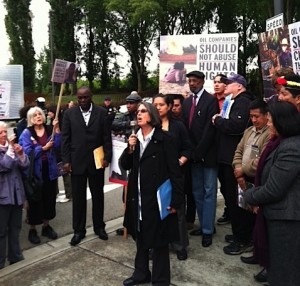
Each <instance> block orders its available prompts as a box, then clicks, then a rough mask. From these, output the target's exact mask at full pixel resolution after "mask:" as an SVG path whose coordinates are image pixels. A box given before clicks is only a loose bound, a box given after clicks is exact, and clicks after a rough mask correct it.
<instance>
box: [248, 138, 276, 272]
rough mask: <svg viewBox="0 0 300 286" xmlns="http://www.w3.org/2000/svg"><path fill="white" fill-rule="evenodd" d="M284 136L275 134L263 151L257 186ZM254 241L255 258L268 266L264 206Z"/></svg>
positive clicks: (258, 215) (254, 230)
mask: <svg viewBox="0 0 300 286" xmlns="http://www.w3.org/2000/svg"><path fill="white" fill-rule="evenodd" d="M281 140H282V138H281V137H279V136H274V137H272V138H271V139H270V141H269V142H268V144H267V145H266V147H265V149H264V150H263V152H262V153H261V156H260V158H259V162H258V165H257V169H256V174H255V180H254V184H255V186H256V187H258V186H260V185H261V174H262V171H263V168H264V166H265V161H266V159H267V158H268V156H269V155H270V154H271V153H272V152H273V151H274V150H275V149H276V148H277V147H278V145H279V144H280V142H281ZM253 242H254V250H253V256H254V258H255V260H257V261H258V263H259V265H260V266H262V267H268V265H269V247H268V235H267V227H266V222H265V217H264V215H263V210H262V207H260V208H259V210H258V213H257V216H256V221H255V226H254V229H253Z"/></svg>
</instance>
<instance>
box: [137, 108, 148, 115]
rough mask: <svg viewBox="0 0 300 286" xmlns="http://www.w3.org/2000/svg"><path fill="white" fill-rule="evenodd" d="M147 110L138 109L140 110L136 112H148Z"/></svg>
mask: <svg viewBox="0 0 300 286" xmlns="http://www.w3.org/2000/svg"><path fill="white" fill-rule="evenodd" d="M146 112H148V110H147V109H138V110H137V111H136V114H138V113H146Z"/></svg>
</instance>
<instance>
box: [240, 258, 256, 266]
mask: <svg viewBox="0 0 300 286" xmlns="http://www.w3.org/2000/svg"><path fill="white" fill-rule="evenodd" d="M241 261H242V262H244V263H246V264H258V261H257V260H256V259H255V258H254V256H249V257H245V256H241Z"/></svg>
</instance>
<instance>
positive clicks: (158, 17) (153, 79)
mask: <svg viewBox="0 0 300 286" xmlns="http://www.w3.org/2000/svg"><path fill="white" fill-rule="evenodd" d="M46 1H47V2H48V3H49V4H50V6H51V12H50V14H51V30H52V35H53V59H56V58H60V59H65V60H68V61H72V62H78V63H81V64H83V65H84V66H85V67H86V70H84V72H83V73H82V74H81V76H82V78H86V80H78V82H77V86H73V87H71V88H69V87H68V86H67V90H66V93H67V94H70V93H72V92H74V93H75V92H76V87H80V86H82V85H86V86H89V87H90V88H91V89H92V90H93V91H94V92H95V93H98V92H103V91H111V90H128V91H129V90H138V91H142V90H145V89H148V88H153V87H156V86H157V84H158V70H157V71H156V72H155V73H154V75H149V70H148V66H147V65H148V63H149V62H150V61H151V56H152V51H151V48H150V46H151V45H152V44H153V43H154V44H156V47H158V46H159V37H160V35H168V34H169V35H173V34H201V33H202V32H203V31H206V30H209V28H210V27H211V26H214V27H216V29H217V32H220V33H232V32H238V33H239V47H240V48H239V68H238V71H239V73H242V74H247V76H249V77H250V78H251V82H255V86H260V84H259V76H260V75H259V72H257V71H249V68H248V67H249V64H250V63H252V62H253V61H254V60H255V59H256V58H257V55H258V45H257V44H258V41H257V34H258V33H261V32H262V31H264V30H265V20H266V19H267V18H270V17H272V16H273V10H274V7H273V1H272V0H245V1H240V0H239V1H238V0H231V1H230V2H228V1H224V0H197V1H195V0H143V1H141V0H46ZM297 1H298V0H285V1H284V9H285V13H284V14H285V18H286V23H291V22H295V21H299V20H300V6H299V5H297ZM3 2H4V4H5V7H6V9H7V16H6V19H5V23H6V29H7V33H8V35H9V38H10V47H11V51H12V59H11V63H17V64H23V65H24V80H25V87H26V90H33V88H34V87H35V89H36V90H37V91H39V92H44V93H51V86H52V84H51V82H50V78H51V72H50V65H51V60H50V51H49V50H48V48H45V49H44V51H43V52H42V53H41V54H40V55H39V56H38V59H37V63H38V69H37V72H36V84H35V85H34V75H35V60H34V50H33V47H32V36H31V18H30V11H29V6H30V2H31V1H30V0H22V1H15V0H4V1H3ZM79 35H82V36H83V37H84V38H86V41H85V42H83V43H82V42H81V43H80V42H79V39H78V36H79ZM116 45H119V46H122V47H123V48H124V49H125V51H126V53H128V55H129V66H130V73H129V74H128V75H126V77H125V78H124V75H123V74H122V72H123V71H122V68H121V67H120V62H119V61H118V59H120V57H122V55H120V54H119V53H118V52H117V50H116ZM152 46H153V45H152ZM126 57H127V55H126ZM121 78H124V79H121ZM259 90H260V89H258V92H260V91H259ZM56 91H59V86H56Z"/></svg>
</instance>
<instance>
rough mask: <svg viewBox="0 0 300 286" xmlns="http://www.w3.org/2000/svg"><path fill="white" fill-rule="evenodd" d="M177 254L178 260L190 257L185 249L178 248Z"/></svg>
mask: <svg viewBox="0 0 300 286" xmlns="http://www.w3.org/2000/svg"><path fill="white" fill-rule="evenodd" d="M176 255H177V259H178V260H187V257H188V256H187V252H186V250H185V249H181V250H177V251H176Z"/></svg>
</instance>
